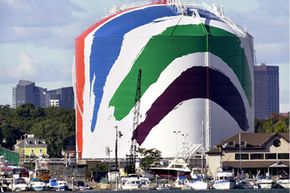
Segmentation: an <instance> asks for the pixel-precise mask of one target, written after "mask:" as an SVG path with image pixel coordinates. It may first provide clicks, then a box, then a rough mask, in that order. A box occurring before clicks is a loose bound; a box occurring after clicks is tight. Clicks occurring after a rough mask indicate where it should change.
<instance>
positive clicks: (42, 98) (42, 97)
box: [12, 80, 48, 107]
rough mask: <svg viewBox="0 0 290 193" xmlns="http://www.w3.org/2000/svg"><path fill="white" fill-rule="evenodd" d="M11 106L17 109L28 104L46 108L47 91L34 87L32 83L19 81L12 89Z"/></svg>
mask: <svg viewBox="0 0 290 193" xmlns="http://www.w3.org/2000/svg"><path fill="white" fill-rule="evenodd" d="M12 93H13V94H12V98H13V99H12V101H13V103H12V106H13V107H19V106H20V105H22V104H25V103H30V104H33V105H34V106H36V107H47V105H48V102H47V96H46V93H47V89H46V88H41V87H38V86H35V83H34V82H31V81H27V80H20V81H19V82H18V84H17V85H16V87H14V88H13V89H12Z"/></svg>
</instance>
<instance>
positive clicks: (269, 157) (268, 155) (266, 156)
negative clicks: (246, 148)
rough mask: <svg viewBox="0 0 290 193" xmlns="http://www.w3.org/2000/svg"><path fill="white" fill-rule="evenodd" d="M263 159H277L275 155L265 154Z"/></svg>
mask: <svg viewBox="0 0 290 193" xmlns="http://www.w3.org/2000/svg"><path fill="white" fill-rule="evenodd" d="M265 159H277V155H276V153H265Z"/></svg>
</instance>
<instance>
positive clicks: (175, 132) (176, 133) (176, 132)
mask: <svg viewBox="0 0 290 193" xmlns="http://www.w3.org/2000/svg"><path fill="white" fill-rule="evenodd" d="M180 132H181V131H173V133H174V134H175V135H176V144H175V145H176V158H178V134H179V133H180Z"/></svg>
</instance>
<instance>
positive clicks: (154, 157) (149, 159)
mask: <svg viewBox="0 0 290 193" xmlns="http://www.w3.org/2000/svg"><path fill="white" fill-rule="evenodd" d="M138 153H139V154H140V155H141V157H142V158H141V159H140V167H141V168H142V169H143V170H145V171H148V169H149V168H150V166H151V165H152V164H153V163H154V162H159V161H160V160H161V159H162V157H161V151H159V150H157V149H155V148H152V149H145V148H139V149H138Z"/></svg>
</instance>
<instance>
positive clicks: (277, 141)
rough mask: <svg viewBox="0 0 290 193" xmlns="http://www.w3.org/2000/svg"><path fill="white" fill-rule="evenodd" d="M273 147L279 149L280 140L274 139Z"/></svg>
mask: <svg viewBox="0 0 290 193" xmlns="http://www.w3.org/2000/svg"><path fill="white" fill-rule="evenodd" d="M273 145H274V146H275V147H280V145H281V141H280V139H274V141H273Z"/></svg>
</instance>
